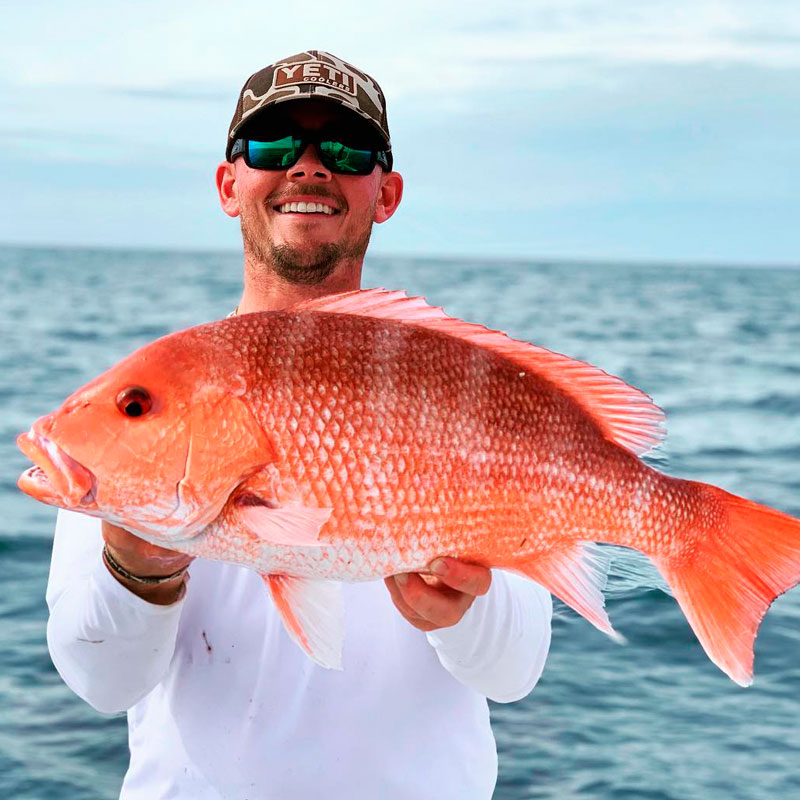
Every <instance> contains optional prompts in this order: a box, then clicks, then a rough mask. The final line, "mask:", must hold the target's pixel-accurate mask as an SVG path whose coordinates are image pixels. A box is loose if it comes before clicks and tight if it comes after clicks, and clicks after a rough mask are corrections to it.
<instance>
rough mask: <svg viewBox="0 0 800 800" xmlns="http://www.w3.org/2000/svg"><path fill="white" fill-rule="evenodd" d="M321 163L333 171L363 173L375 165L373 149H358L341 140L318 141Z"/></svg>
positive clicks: (369, 170)
mask: <svg viewBox="0 0 800 800" xmlns="http://www.w3.org/2000/svg"><path fill="white" fill-rule="evenodd" d="M319 152H320V155H321V156H322V159H323V163H324V164H325V166H326V167H328V169H332V170H334V171H335V172H344V173H351V174H353V175H364V174H366V173H368V172H371V171H372V168H373V167H374V166H375V157H374V153H375V151H374V150H358V149H356V148H355V147H349V146H348V145H346V144H342V143H341V142H331V141H324V142H320V143H319Z"/></svg>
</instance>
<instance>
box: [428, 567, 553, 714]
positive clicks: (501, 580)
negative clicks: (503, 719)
mask: <svg viewBox="0 0 800 800" xmlns="http://www.w3.org/2000/svg"><path fill="white" fill-rule="evenodd" d="M552 616H553V601H552V598H551V596H550V593H549V592H548V591H547V590H546V589H543V588H542V587H541V586H539V585H538V584H537V583H534V582H533V581H531V580H529V579H528V578H523V577H522V576H520V575H514V574H511V573H508V572H504V571H502V570H494V571H493V572H492V585H491V588H490V589H489V591H488V592H487V593H486V594H485V595H483V596H482V597H478V598H477V599H476V600H475V602H474V603H473V604H472V606H471V607H470V608H469V609H468V610H467V612H466V614H464V616H463V617H462V618H461V620H460V621H459V622H458V623H457V624H456V625H453V626H451V627H449V628H440V629H439V630H436V631H432V632H430V633H428V634H426V635H427V637H428V641H429V642H430V644H431V645H433V647H434V648H435V649H436V653H437V655H438V657H439V661H440V662H441V664H442V666H443V667H444V668H445V669H446V670H447V671H448V672H450V673H451V674H452V675H453V677H455V678H456V679H457V680H459V681H460V682H461V683H463V684H465V685H466V686H469V687H470V688H472V689H475V691H477V692H480V693H481V694H483V695H485V696H486V697H488V698H489V699H490V700H494V701H495V702H498V703H510V702H513V701H514V700H519V699H520V698H522V697H525V695H526V694H528V692H530V691H531V689H533V687H534V686H535V685H536V683H537V681H538V680H539V678H540V676H541V674H542V671H543V670H544V664H545V661H546V659H547V653H548V651H549V649H550V621H551V619H552Z"/></svg>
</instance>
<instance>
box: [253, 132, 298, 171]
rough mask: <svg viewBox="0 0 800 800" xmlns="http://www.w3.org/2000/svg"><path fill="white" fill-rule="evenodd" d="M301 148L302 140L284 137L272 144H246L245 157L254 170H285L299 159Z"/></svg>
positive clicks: (294, 137)
mask: <svg viewBox="0 0 800 800" xmlns="http://www.w3.org/2000/svg"><path fill="white" fill-rule="evenodd" d="M302 146H303V142H302V139H299V138H298V137H296V136H284V137H283V138H282V139H275V140H274V141H272V142H255V141H253V140H252V139H251V140H248V142H247V157H248V160H249V163H250V165H251V166H252V167H255V168H256V169H285V168H287V167H291V166H292V164H294V163H295V161H297V159H298V158H299V157H300V150H301V148H302Z"/></svg>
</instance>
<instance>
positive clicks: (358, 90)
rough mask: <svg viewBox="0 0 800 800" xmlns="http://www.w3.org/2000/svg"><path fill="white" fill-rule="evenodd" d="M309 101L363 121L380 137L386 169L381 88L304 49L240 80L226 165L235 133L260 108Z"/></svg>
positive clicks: (386, 131)
mask: <svg viewBox="0 0 800 800" xmlns="http://www.w3.org/2000/svg"><path fill="white" fill-rule="evenodd" d="M312 97H313V98H324V99H326V100H331V101H333V102H335V103H338V104H339V105H341V106H343V107H344V108H346V109H348V110H349V111H353V112H355V113H356V114H358V115H359V116H360V117H362V118H363V119H365V120H366V121H367V122H368V123H369V124H370V125H371V126H372V128H374V130H375V131H376V132H377V133H378V135H379V136H380V140H381V142H382V143H383V145H384V148H385V150H386V151H387V153H388V154H389V158H390V162H389V163H390V168H391V149H392V144H391V141H390V139H389V125H388V123H387V121H386V98H385V97H384V96H383V91H381V87H380V86H378V82H377V81H376V80H375V79H374V78H371V77H370V76H369V75H367V74H366V73H365V72H361V70H359V69H356V68H355V67H354V66H353V65H352V64H348V63H347V62H346V61H342V60H341V59H340V58H337V57H336V56H334V55H331V54H330V53H326V52H324V51H322V50H306V51H305V52H303V53H297V55H294V56H289V58H282V59H281V60H280V61H276V62H275V63H274V64H270V65H269V66H268V67H264V69H260V70H259V71H258V72H256V73H254V74H252V75H251V76H250V77H249V78H248V79H247V80H246V81H245V84H244V86H243V87H242V91H241V92H240V93H239V102H238V103H237V104H236V111H235V112H234V115H233V119H232V120H231V125H230V128H229V129H228V145H227V147H226V148H225V158H226V159H227V160H228V161H230V158H231V148H232V147H233V144H234V142H235V141H236V139H237V137H238V135H239V132H240V131H241V130H242V128H243V127H244V126H245V125H246V124H247V123H248V122H250V120H252V119H253V118H254V117H256V116H258V115H259V114H260V113H262V112H263V110H264V109H266V108H271V107H273V106H275V105H276V104H277V103H285V102H287V101H289V100H304V99H308V98H312Z"/></svg>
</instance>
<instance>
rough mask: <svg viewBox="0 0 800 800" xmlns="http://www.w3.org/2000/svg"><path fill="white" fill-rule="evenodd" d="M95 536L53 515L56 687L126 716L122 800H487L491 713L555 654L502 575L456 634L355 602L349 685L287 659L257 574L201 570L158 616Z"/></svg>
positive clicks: (534, 609)
mask: <svg viewBox="0 0 800 800" xmlns="http://www.w3.org/2000/svg"><path fill="white" fill-rule="evenodd" d="M102 545H103V542H102V535H101V527H100V521H99V520H97V519H93V518H91V517H87V516H84V515H81V514H76V513H72V512H67V511H59V515H58V522H57V524H56V535H55V543H54V547H53V559H52V564H51V570H50V580H49V583H48V587H47V603H48V606H49V608H50V620H49V623H48V628H47V640H48V645H49V648H50V654H51V657H52V659H53V663H54V664H55V666H56V669H57V670H58V672H59V673H60V675H61V677H62V678H63V679H64V681H65V682H66V683H67V685H68V686H69V687H70V688H71V689H72V690H73V691H74V692H75V693H76V694H78V695H79V696H80V697H82V698H83V699H84V700H85V701H86V702H88V703H89V704H90V705H92V706H93V707H94V708H96V709H98V710H99V711H103V712H106V713H114V712H121V711H125V710H127V712H128V727H129V743H130V750H131V761H130V767H129V769H128V772H127V774H126V776H125V780H124V783H123V787H122V793H121V798H122V799H123V800H166V798H179V799H180V800H212V798H213V800H221V799H222V798H226V799H227V800H267V799H269V800H305V799H306V798H309V799H310V798H318V797H320V798H321V797H324V798H326V800H340V799H341V800H345V798H346V799H347V800H361V798H364V800H372V799H373V798H375V799H377V798H380V800H394V798H398V799H399V798H402V800H408V799H409V798H414V800H425V798H437V799H439V800H442V799H445V800H446V799H447V798H454V799H455V798H458V800H471V799H472V798H476V799H477V798H489V797H491V795H492V792H493V790H494V785H495V781H496V778H497V753H496V748H495V742H494V738H493V736H492V731H491V727H490V725H489V711H488V707H487V703H486V697H490V698H491V699H493V700H497V701H499V702H510V701H512V700H516V699H519V698H521V697H523V696H524V695H526V694H527V693H528V692H529V691H530V690H531V689H532V688H533V686H534V685H535V684H536V682H537V680H538V679H539V676H540V675H541V673H542V670H543V668H544V663H545V659H546V657H547V652H548V649H549V645H550V618H551V614H552V603H551V599H550V595H549V594H548V592H546V591H545V590H544V589H542V588H541V587H540V586H538V585H536V584H535V583H533V582H532V581H528V580H526V579H523V578H520V577H517V576H515V575H509V574H507V573H504V572H500V571H495V572H494V574H493V580H492V586H491V589H490V591H489V593H488V594H487V595H485V596H484V597H480V598H478V599H477V600H476V601H475V603H474V604H473V605H472V607H471V608H470V609H469V611H467V613H466V614H465V615H464V617H463V618H462V620H461V621H460V622H459V623H458V624H457V625H454V626H453V627H450V628H445V629H441V630H438V631H435V632H433V633H428V634H425V633H422V632H421V631H419V630H417V629H416V628H414V627H413V626H411V625H410V624H409V623H408V622H406V620H404V619H403V618H402V617H401V616H400V614H399V613H398V612H397V610H396V609H395V608H394V606H393V605H392V603H391V600H390V597H389V593H388V592H387V590H386V587H385V586H384V585H383V582H382V581H375V582H370V583H357V584H345V586H344V602H345V642H344V651H343V662H344V670H343V671H341V672H339V671H332V670H325V669H322V668H320V667H318V666H317V665H316V664H314V663H313V662H312V661H311V660H310V659H309V658H308V657H307V656H306V655H305V654H304V653H303V652H302V651H301V650H300V648H299V647H298V646H297V645H296V644H295V643H294V642H292V641H291V640H290V639H289V637H288V636H287V634H286V633H285V631H284V629H283V625H282V623H281V620H280V618H279V617H278V614H277V612H276V611H275V609H274V607H273V605H272V602H271V600H270V599H269V597H268V594H267V591H266V587H265V586H264V583H263V581H262V580H261V578H260V577H259V576H258V575H257V574H256V573H255V572H253V571H251V570H247V569H243V568H241V567H236V566H231V565H227V564H222V563H218V562H211V561H204V560H200V559H198V560H196V561H194V562H193V563H192V565H191V567H190V576H191V578H190V581H189V585H188V589H187V592H186V595H185V596H184V598H183V599H182V600H180V601H179V602H177V603H175V604H173V605H170V606H158V605H154V604H152V603H148V602H146V601H144V600H142V599H141V598H139V597H137V596H136V595H134V594H133V593H131V592H129V591H128V590H127V589H126V588H125V587H123V586H122V585H121V584H120V583H118V582H117V581H116V580H115V579H114V577H113V576H112V575H111V574H110V573H109V572H108V570H107V569H106V567H105V565H104V564H103V562H102V558H101V551H102Z"/></svg>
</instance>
